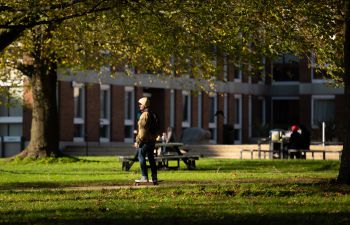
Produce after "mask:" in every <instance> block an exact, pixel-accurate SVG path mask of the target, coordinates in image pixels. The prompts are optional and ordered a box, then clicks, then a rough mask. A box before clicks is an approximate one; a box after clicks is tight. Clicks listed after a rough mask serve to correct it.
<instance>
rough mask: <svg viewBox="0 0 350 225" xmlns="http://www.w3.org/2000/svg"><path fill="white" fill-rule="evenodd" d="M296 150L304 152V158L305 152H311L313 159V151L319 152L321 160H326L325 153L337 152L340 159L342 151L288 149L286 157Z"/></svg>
mask: <svg viewBox="0 0 350 225" xmlns="http://www.w3.org/2000/svg"><path fill="white" fill-rule="evenodd" d="M297 152H301V153H302V154H304V156H305V158H306V154H307V153H311V157H312V159H315V153H321V154H322V159H323V160H326V154H327V153H338V154H339V160H340V159H341V154H342V151H327V150H304V149H288V159H289V158H290V155H291V153H297Z"/></svg>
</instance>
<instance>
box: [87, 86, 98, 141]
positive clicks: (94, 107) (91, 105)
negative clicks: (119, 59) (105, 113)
mask: <svg viewBox="0 0 350 225" xmlns="http://www.w3.org/2000/svg"><path fill="white" fill-rule="evenodd" d="M85 93H86V94H85V124H86V126H85V135H86V140H88V141H99V138H100V110H99V109H100V85H99V84H87V85H86V86H85Z"/></svg>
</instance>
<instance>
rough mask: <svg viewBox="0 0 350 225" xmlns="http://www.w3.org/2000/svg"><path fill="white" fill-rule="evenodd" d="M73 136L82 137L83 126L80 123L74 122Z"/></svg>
mask: <svg viewBox="0 0 350 225" xmlns="http://www.w3.org/2000/svg"><path fill="white" fill-rule="evenodd" d="M74 137H84V126H83V125H82V124H74Z"/></svg>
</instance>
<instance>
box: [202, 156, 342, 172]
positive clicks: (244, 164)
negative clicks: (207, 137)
mask: <svg viewBox="0 0 350 225" xmlns="http://www.w3.org/2000/svg"><path fill="white" fill-rule="evenodd" d="M276 169H279V170H281V171H286V172H288V171H292V172H297V171H300V172H307V171H317V172H322V171H338V170H339V161H321V160H317V161H316V160H315V161H311V160H227V159H216V160H213V161H211V162H210V164H205V163H204V164H201V162H198V166H197V168H196V170H216V171H217V170H220V171H228V170H233V171H239V170H243V171H251V172H254V171H262V170H264V171H269V170H270V171H271V170H276Z"/></svg>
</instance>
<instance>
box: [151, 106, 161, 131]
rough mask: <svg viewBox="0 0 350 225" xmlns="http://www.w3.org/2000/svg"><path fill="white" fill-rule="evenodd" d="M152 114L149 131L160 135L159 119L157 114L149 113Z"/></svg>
mask: <svg viewBox="0 0 350 225" xmlns="http://www.w3.org/2000/svg"><path fill="white" fill-rule="evenodd" d="M148 113H149V114H150V117H149V118H150V123H149V130H150V132H151V134H159V133H160V125H159V119H158V116H157V114H156V113H155V112H152V111H148Z"/></svg>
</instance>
